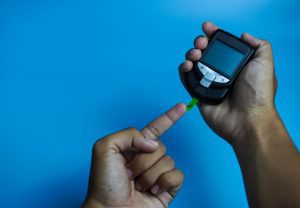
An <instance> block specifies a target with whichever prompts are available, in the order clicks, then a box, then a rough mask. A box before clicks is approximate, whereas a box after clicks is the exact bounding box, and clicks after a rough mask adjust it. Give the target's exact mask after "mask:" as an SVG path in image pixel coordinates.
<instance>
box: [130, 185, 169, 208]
mask: <svg viewBox="0 0 300 208" xmlns="http://www.w3.org/2000/svg"><path fill="white" fill-rule="evenodd" d="M130 184H131V185H130V187H128V188H129V189H131V188H132V189H133V190H134V191H133V192H131V193H132V196H131V197H132V205H131V206H132V207H149V208H152V207H153V208H160V207H161V208H163V207H164V206H163V204H162V203H161V201H160V200H159V199H158V198H157V197H156V196H154V195H153V194H151V193H149V192H145V193H142V192H139V191H136V190H135V189H134V182H131V183H130Z"/></svg>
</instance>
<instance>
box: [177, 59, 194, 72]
mask: <svg viewBox="0 0 300 208" xmlns="http://www.w3.org/2000/svg"><path fill="white" fill-rule="evenodd" d="M192 68H193V62H191V61H190V60H186V61H185V62H183V63H181V64H180V65H179V73H180V74H183V73H186V72H189V71H191V70H192Z"/></svg>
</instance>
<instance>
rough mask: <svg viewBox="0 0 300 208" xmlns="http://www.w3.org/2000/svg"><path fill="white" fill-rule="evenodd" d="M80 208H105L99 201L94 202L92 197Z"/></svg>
mask: <svg viewBox="0 0 300 208" xmlns="http://www.w3.org/2000/svg"><path fill="white" fill-rule="evenodd" d="M81 207H82V208H105V206H103V205H102V204H101V203H100V202H99V201H97V200H95V199H94V198H92V197H87V198H86V200H85V201H84V203H83V205H82V206H81Z"/></svg>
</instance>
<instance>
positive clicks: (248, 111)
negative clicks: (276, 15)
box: [179, 22, 277, 143]
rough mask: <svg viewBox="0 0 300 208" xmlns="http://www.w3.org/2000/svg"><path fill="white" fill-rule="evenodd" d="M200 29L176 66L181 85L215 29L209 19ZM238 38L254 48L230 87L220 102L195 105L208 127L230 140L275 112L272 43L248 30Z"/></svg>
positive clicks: (275, 82) (275, 83)
mask: <svg viewBox="0 0 300 208" xmlns="http://www.w3.org/2000/svg"><path fill="white" fill-rule="evenodd" d="M202 28H203V31H204V32H205V34H206V36H199V37H198V38H196V39H195V41H194V46H195V48H194V49H191V50H189V51H188V52H187V54H186V58H187V60H186V61H185V62H184V63H182V64H181V65H180V67H179V71H180V77H181V80H182V82H183V84H185V83H184V76H185V73H186V72H188V71H190V70H191V69H192V67H193V62H194V61H198V60H199V59H200V58H201V51H203V50H204V49H205V48H206V47H207V44H208V41H209V38H210V37H211V36H212V35H213V33H214V32H215V31H216V30H217V29H218V27H217V26H215V25H214V24H212V23H210V22H206V23H204V24H203V25H202ZM241 39H242V40H243V41H244V42H246V43H248V44H249V45H251V46H252V47H254V48H256V52H255V54H254V56H253V58H252V59H251V60H250V62H249V63H248V64H247V65H246V66H245V67H244V69H243V70H242V72H241V73H240V74H239V76H238V78H237V79H236V82H235V84H234V86H233V90H232V91H231V92H230V93H229V94H228V95H227V97H226V98H225V99H224V100H223V102H222V103H221V104H219V105H207V104H204V103H199V104H198V107H199V109H200V112H201V114H202V116H203V118H204V119H205V121H206V123H207V124H208V126H210V127H211V128H212V129H213V130H214V131H215V132H216V133H217V134H218V135H219V136H221V137H223V138H225V139H226V140H227V141H229V142H230V143H232V142H234V141H233V140H234V138H239V137H242V136H239V135H241V134H242V133H244V132H243V131H244V129H246V128H245V127H246V126H247V125H252V124H254V123H255V122H257V121H258V120H259V119H263V118H264V117H268V116H269V115H273V114H275V113H276V110H275V107H274V97H275V94H276V87H277V81H276V78H275V73H274V63H273V55H272V49H271V45H270V44H269V43H268V42H267V41H264V40H260V39H257V38H255V37H253V36H251V35H249V34H247V33H243V35H242V36H241Z"/></svg>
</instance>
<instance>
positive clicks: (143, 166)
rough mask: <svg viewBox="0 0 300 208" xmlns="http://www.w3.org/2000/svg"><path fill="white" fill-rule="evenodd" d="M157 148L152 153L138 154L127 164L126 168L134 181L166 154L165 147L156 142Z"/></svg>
mask: <svg viewBox="0 0 300 208" xmlns="http://www.w3.org/2000/svg"><path fill="white" fill-rule="evenodd" d="M157 143H158V148H157V150H156V151H155V152H153V153H151V154H150V153H140V154H137V155H135V157H134V158H133V159H132V160H131V161H130V162H129V163H128V164H127V168H128V169H130V170H131V171H132V175H131V178H132V179H134V178H136V177H138V176H140V175H141V174H142V173H144V172H145V171H146V170H148V169H150V168H151V167H152V166H153V165H154V164H155V163H156V162H157V161H159V160H160V158H162V157H163V156H164V155H165V154H166V146H165V145H164V144H163V143H161V142H158V141H157Z"/></svg>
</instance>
